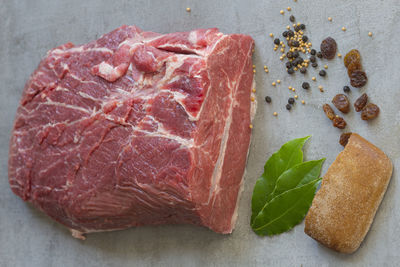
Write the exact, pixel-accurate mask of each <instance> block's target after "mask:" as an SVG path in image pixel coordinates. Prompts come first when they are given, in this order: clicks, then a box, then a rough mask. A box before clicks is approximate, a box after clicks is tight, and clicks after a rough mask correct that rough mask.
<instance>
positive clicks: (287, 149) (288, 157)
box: [251, 136, 310, 223]
mask: <svg viewBox="0 0 400 267" xmlns="http://www.w3.org/2000/svg"><path fill="white" fill-rule="evenodd" d="M308 138H310V136H306V137H303V138H297V139H293V140H291V141H289V142H287V143H286V144H284V145H283V146H282V147H281V148H280V149H279V151H277V152H275V153H274V154H272V156H271V157H270V158H269V159H268V161H267V162H266V163H265V166H264V173H263V174H262V175H261V177H260V178H259V179H258V180H257V182H256V185H255V186H254V190H253V196H252V199H251V209H252V215H251V223H253V221H254V218H255V217H256V216H257V214H258V213H259V212H260V211H261V209H262V208H263V207H264V205H265V204H266V202H267V199H268V196H269V195H270V194H271V193H272V191H273V190H274V188H275V183H276V180H277V179H278V177H279V176H280V175H281V174H282V173H283V172H284V171H286V170H288V169H290V168H291V167H293V166H294V165H296V164H299V163H301V162H302V161H303V151H302V150H301V149H302V147H303V145H304V143H305V142H306V141H307V139H308Z"/></svg>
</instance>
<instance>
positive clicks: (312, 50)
mask: <svg viewBox="0 0 400 267" xmlns="http://www.w3.org/2000/svg"><path fill="white" fill-rule="evenodd" d="M316 53H317V51H316V50H315V49H314V48H313V49H311V51H310V54H311V55H313V56H315V54H316Z"/></svg>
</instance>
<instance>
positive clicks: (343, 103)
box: [264, 7, 379, 129]
mask: <svg viewBox="0 0 400 267" xmlns="http://www.w3.org/2000/svg"><path fill="white" fill-rule="evenodd" d="M287 10H288V11H291V10H292V9H291V8H290V7H288V8H287ZM284 13H285V11H284V10H281V11H280V14H281V15H284ZM328 20H329V21H332V18H331V17H329V18H328ZM289 21H290V22H291V23H292V25H288V26H286V29H285V31H283V32H282V37H281V38H282V40H281V39H279V38H278V37H275V36H274V34H273V33H270V34H269V36H270V37H271V38H274V39H273V43H274V48H273V49H274V51H278V52H280V53H281V55H280V60H281V61H282V62H283V63H284V64H285V68H286V72H287V73H288V74H289V75H293V74H294V73H295V72H297V71H298V72H300V73H302V74H306V73H307V68H308V67H309V66H311V67H313V68H318V67H319V65H318V64H319V63H320V64H321V60H323V59H326V60H331V59H334V58H335V56H337V57H339V58H341V57H342V55H341V54H340V53H337V43H336V41H335V39H333V38H332V37H327V38H325V39H324V40H323V41H322V42H321V44H320V51H317V50H315V49H313V48H312V42H311V40H310V38H309V37H308V36H307V35H306V34H305V31H306V25H305V24H303V23H300V22H297V21H296V18H295V16H293V15H291V16H290V17H289ZM342 31H346V27H342ZM368 36H370V37H371V36H372V32H368ZM344 65H345V67H346V68H347V73H348V76H349V78H350V84H351V86H352V87H355V88H361V87H363V86H364V85H365V84H366V83H367V81H368V78H367V75H366V73H365V72H364V70H363V67H362V64H361V55H360V52H359V51H358V50H356V49H353V50H351V51H350V52H349V53H347V54H346V56H345V57H344ZM321 66H322V64H321ZM327 69H328V66H327V65H326V64H324V65H323V68H320V69H319V70H317V72H318V74H319V76H320V77H322V78H323V77H326V76H327V71H326V70H327ZM264 70H265V72H266V73H268V72H269V69H268V67H267V66H264ZM305 77H306V76H305ZM311 80H312V81H313V82H315V81H316V80H317V78H316V77H312V78H311ZM280 83H281V80H276V81H274V82H272V85H273V86H278V85H279V84H280ZM301 87H302V88H303V89H304V90H310V89H311V85H310V83H309V82H308V81H304V82H303V83H302V85H301ZM288 88H289V90H291V91H293V92H296V89H295V88H294V87H293V86H289V87H288ZM318 89H319V91H320V92H321V93H322V92H324V88H323V87H322V86H321V85H319V86H318ZM343 92H344V94H337V95H336V96H335V97H334V98H333V99H332V104H333V105H334V107H335V108H336V109H337V110H338V111H339V112H341V113H343V114H347V113H348V112H350V108H351V105H350V101H349V98H348V96H347V95H346V94H349V93H350V92H351V89H350V87H349V86H347V85H346V86H344V87H343ZM297 99H298V95H294V97H289V98H288V101H287V104H286V106H285V107H286V109H287V110H288V111H290V110H291V109H292V106H293V105H294V104H295V102H296V100H297ZM367 99H368V97H367V95H366V94H363V95H362V96H361V97H360V98H359V99H358V100H357V101H356V103H354V107H355V110H356V111H357V112H361V118H362V119H363V120H371V119H374V118H376V117H377V116H378V114H379V107H378V106H376V105H375V104H373V103H368V104H367ZM265 101H266V102H267V103H271V101H272V99H271V97H270V96H266V97H265ZM301 103H302V104H305V101H304V100H301ZM323 110H324V112H325V114H326V116H327V117H328V118H329V119H330V120H332V124H333V126H334V127H337V128H339V129H344V128H345V127H346V125H347V123H346V121H345V120H344V118H343V117H341V116H339V115H336V114H335V111H334V110H333V108H332V107H331V106H330V105H329V104H324V105H323ZM273 115H274V116H277V115H278V113H277V112H273Z"/></svg>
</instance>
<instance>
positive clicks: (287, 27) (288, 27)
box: [286, 25, 290, 38]
mask: <svg viewBox="0 0 400 267" xmlns="http://www.w3.org/2000/svg"><path fill="white" fill-rule="evenodd" d="M286 29H288V30H290V26H289V25H287V26H286ZM288 38H289V37H288Z"/></svg>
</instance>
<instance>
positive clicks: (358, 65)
mask: <svg viewBox="0 0 400 267" xmlns="http://www.w3.org/2000/svg"><path fill="white" fill-rule="evenodd" d="M356 70H362V66H361V63H360V62H357V61H354V62H351V63H350V65H349V66H348V68H347V75H349V77H351V74H352V73H353V72H355V71H356Z"/></svg>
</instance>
